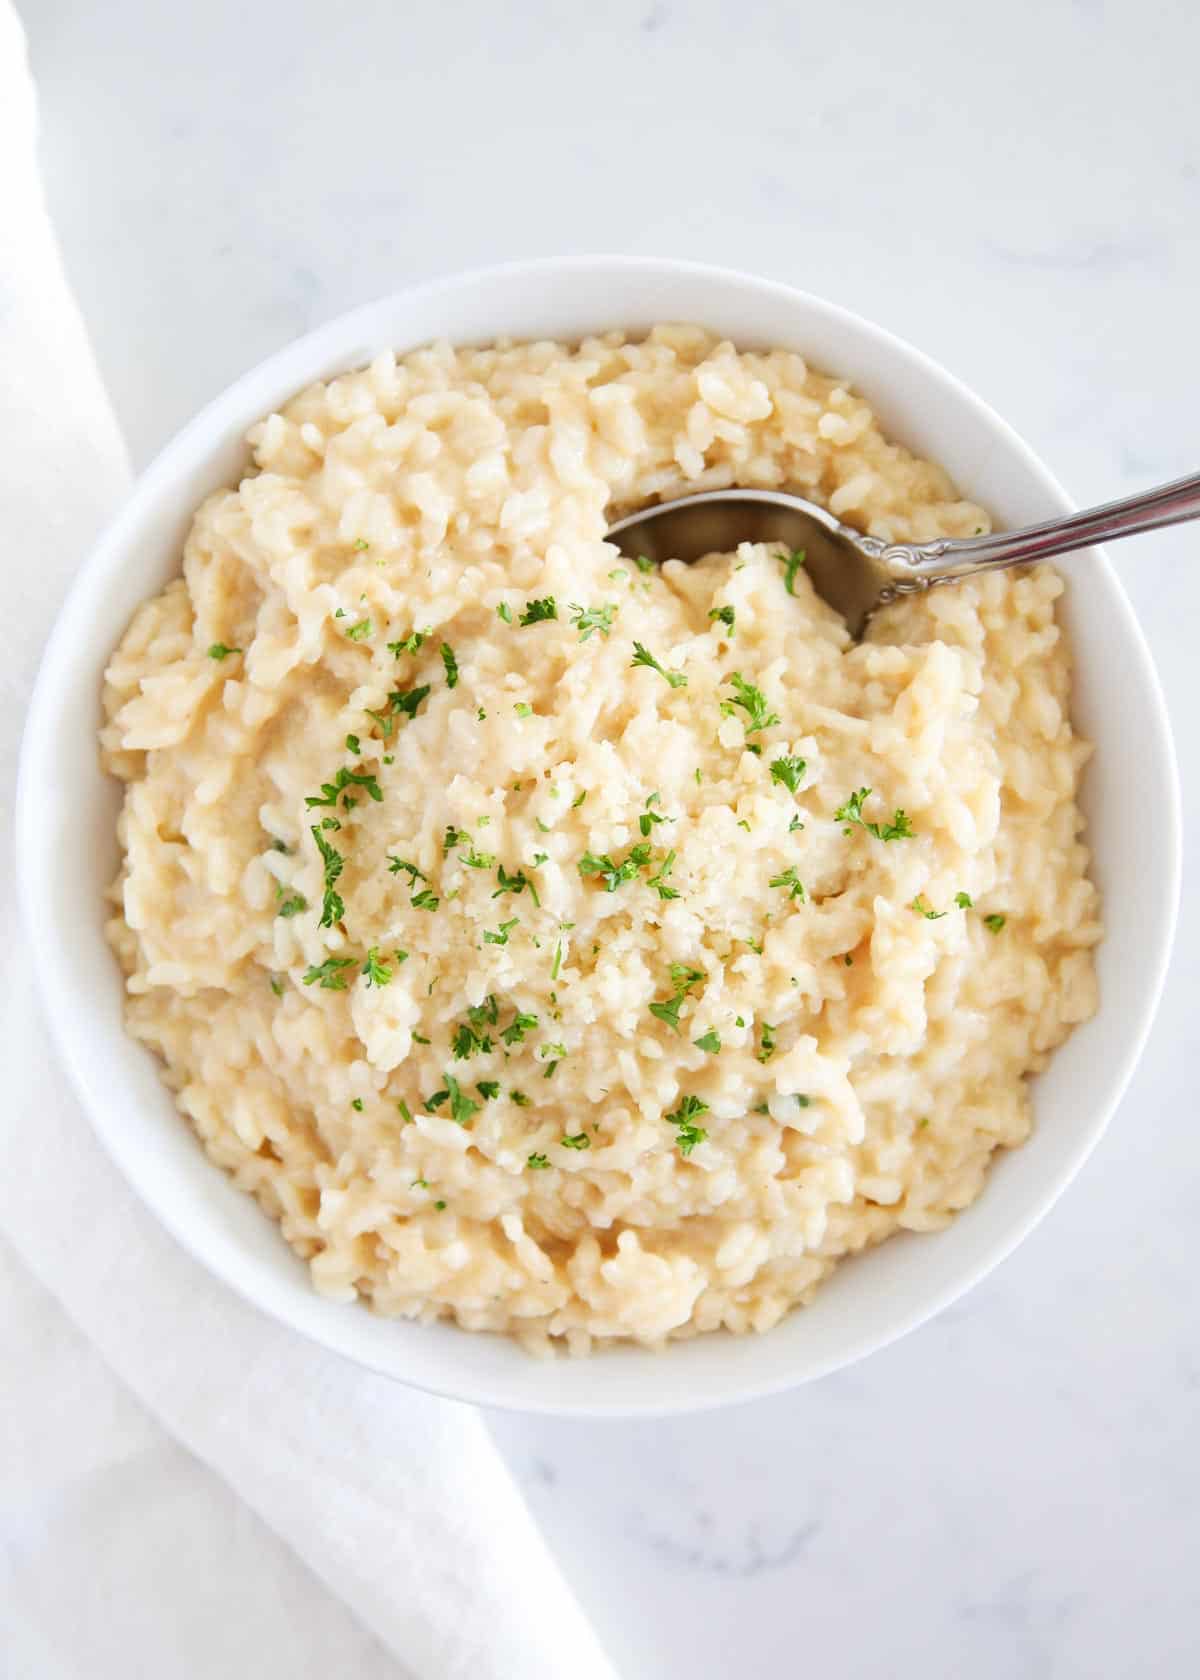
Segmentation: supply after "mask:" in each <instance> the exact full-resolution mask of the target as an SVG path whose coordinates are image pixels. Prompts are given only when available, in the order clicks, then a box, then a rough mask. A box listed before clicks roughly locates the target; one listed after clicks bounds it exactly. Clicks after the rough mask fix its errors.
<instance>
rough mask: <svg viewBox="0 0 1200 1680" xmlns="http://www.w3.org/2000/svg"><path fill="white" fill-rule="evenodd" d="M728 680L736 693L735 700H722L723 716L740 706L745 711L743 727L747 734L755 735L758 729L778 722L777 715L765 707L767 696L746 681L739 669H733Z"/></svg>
mask: <svg viewBox="0 0 1200 1680" xmlns="http://www.w3.org/2000/svg"><path fill="white" fill-rule="evenodd" d="M729 682H730V683H731V684H732V685H733V688H734V690H735V692H736V694H737V698H736V699H735V700H722V702H721V711H722V714H723V715H724V716H725V717H732V716H733V715H734V707H735V706H740V707H741V709H742V711H744V712H745V714H746V717H745V728H746V734H747V735H757V734H758V732H759V730H760V729H770V727H771V725H772V724H775V723H778V722H779V716H778V714H777V713H776V712H772V711H770V710H769V709H768V707H767V697H766V695H765V694H764V693H763V691H762V689H761V688H755V686H754V684H753V683H748V682H747V681H746V679H745V678H744V677H743V676H742V673H741V672H740V671H735V672H734V673H733V675H732V676H731V677H730V678H729Z"/></svg>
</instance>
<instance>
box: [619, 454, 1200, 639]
mask: <svg viewBox="0 0 1200 1680" xmlns="http://www.w3.org/2000/svg"><path fill="white" fill-rule="evenodd" d="M1197 518H1200V473H1193V474H1191V475H1190V476H1189V477H1187V478H1178V479H1175V480H1173V481H1172V482H1171V483H1170V484H1163V485H1159V486H1158V487H1157V488H1156V489H1153V490H1143V491H1139V493H1138V494H1137V495H1136V496H1127V497H1125V498H1124V499H1123V500H1121V501H1119V502H1106V503H1104V504H1103V506H1101V507H1097V508H1088V509H1085V510H1084V511H1083V512H1082V513H1071V514H1067V515H1066V516H1065V517H1064V518H1062V519H1049V520H1044V521H1042V522H1041V523H1040V524H1038V525H1026V526H1022V527H1021V528H1020V529H1019V530H1016V531H1000V532H996V533H994V534H991V535H987V536H983V535H980V536H976V537H968V538H966V539H965V540H961V541H956V540H954V539H953V538H949V537H940V538H938V539H937V540H936V541H934V542H929V543H888V542H884V541H883V540H882V539H881V538H879V537H870V536H864V535H863V533H862V532H861V531H855V530H853V529H852V528H851V527H850V526H849V525H843V524H842V522H841V520H840V519H837V518H835V516H834V515H833V514H832V513H830V512H829V510H828V509H827V508H823V507H820V506H818V504H817V503H816V502H809V501H806V500H805V499H804V498H803V497H802V496H793V495H791V494H790V493H789V492H787V491H785V490H740V489H739V490H706V491H703V492H702V493H701V494H700V495H697V496H679V497H677V498H675V499H674V500H672V501H668V502H657V503H655V504H654V506H652V507H648V508H642V509H641V510H640V511H639V512H637V513H631V514H627V515H626V517H625V518H624V519H619V520H617V522H616V523H615V524H614V525H611V526H610V527H609V530H608V541H609V542H611V543H615V544H616V546H617V548H618V549H619V550H620V551H621V553H622V554H624V555H625V556H626V557H627V558H628V559H630V560H650V561H653V562H654V563H655V564H657V565H661V564H662V562H663V561H664V560H682V561H684V562H686V563H690V562H692V561H693V560H700V559H702V558H703V557H704V555H706V554H728V553H730V552H731V551H732V550H733V549H735V548H736V547H737V545H738V544H739V543H740V542H780V543H784V544H786V546H787V547H788V549H789V550H790V551H791V552H792V553H793V554H803V557H804V567H805V570H806V571H807V573H808V576H809V578H810V579H811V581H812V586H813V588H814V589H815V590H816V592H817V594H818V595H819V596H820V597H821V599H822V600H823V601H825V602H827V603H828V605H829V606H831V607H832V608H833V609H834V611H835V612H838V613H840V614H841V615H842V617H843V618H844V619H845V620H846V627H847V629H848V630H849V631H850V634H851V636H853V637H854V639H855V641H858V640H860V639H861V637H862V634H863V631H864V630H865V629H866V627H867V622H868V620H869V619H870V617H871V614H872V613H873V612H875V611H876V609H877V608H879V607H882V606H886V605H887V603H888V602H889V601H894V600H895V599H896V598H897V596H899V595H909V594H912V593H913V592H914V591H917V590H921V589H930V588H932V587H933V586H934V585H935V584H943V583H959V582H961V581H962V579H963V578H967V577H972V576H974V575H975V573H977V572H992V571H999V570H1002V569H1003V568H1004V567H1007V566H1020V565H1024V564H1028V563H1031V562H1033V561H1037V560H1049V559H1051V558H1052V557H1053V556H1054V555H1056V554H1067V553H1069V552H1070V551H1071V550H1072V549H1077V548H1090V547H1091V546H1092V544H1093V543H1098V542H1105V541H1108V542H1111V541H1113V540H1115V539H1116V538H1117V537H1131V536H1136V535H1137V533H1138V532H1140V531H1156V530H1159V529H1160V528H1161V527H1162V526H1164V525H1179V524H1182V523H1183V522H1184V521H1185V520H1188V519H1197Z"/></svg>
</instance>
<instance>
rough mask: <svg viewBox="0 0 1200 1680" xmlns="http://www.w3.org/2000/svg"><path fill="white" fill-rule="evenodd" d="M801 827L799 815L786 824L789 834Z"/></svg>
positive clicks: (802, 825)
mask: <svg viewBox="0 0 1200 1680" xmlns="http://www.w3.org/2000/svg"><path fill="white" fill-rule="evenodd" d="M803 827H804V824H803V823H802V822H801V821H800V818H799V817H793V818H792V820H791V822H790V823H789V824H788V833H789V834H795V832H796V830H797V829H798V828H803Z"/></svg>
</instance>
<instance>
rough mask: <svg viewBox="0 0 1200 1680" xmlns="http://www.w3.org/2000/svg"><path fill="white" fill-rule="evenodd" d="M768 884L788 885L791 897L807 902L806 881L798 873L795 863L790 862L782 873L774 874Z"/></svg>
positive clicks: (788, 892) (770, 885)
mask: <svg viewBox="0 0 1200 1680" xmlns="http://www.w3.org/2000/svg"><path fill="white" fill-rule="evenodd" d="M767 885H768V886H769V887H786V888H787V894H788V897H789V898H798V899H799V900H800V902H801V904H803V903H804V902H805V893H804V883H803V882H802V881H801V879H800V877H799V876H798V875H797V874H796V865H795V864H794V863H793V864H790V865H789V866H788V868H787V869H785V870H783V871H782V873H781V874H779V875H772V877H771V879H770V880H769V881H768V882H767Z"/></svg>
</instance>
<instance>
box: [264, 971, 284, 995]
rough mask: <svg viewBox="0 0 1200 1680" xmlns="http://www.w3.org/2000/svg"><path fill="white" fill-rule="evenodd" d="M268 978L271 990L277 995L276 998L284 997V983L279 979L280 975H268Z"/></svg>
mask: <svg viewBox="0 0 1200 1680" xmlns="http://www.w3.org/2000/svg"><path fill="white" fill-rule="evenodd" d="M267 978H268V981H269V983H270V987H271V990H272V991H273V992H274V993H275V996H276V997H282V996H283V981H282V980H281V979H280V978H279V976H278V974H271V975H268V977H267Z"/></svg>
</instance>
